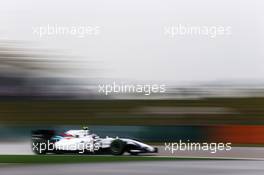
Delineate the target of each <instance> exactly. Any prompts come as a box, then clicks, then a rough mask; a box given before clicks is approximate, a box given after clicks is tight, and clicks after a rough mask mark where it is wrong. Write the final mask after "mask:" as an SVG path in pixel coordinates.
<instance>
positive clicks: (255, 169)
mask: <svg viewBox="0 0 264 175" xmlns="http://www.w3.org/2000/svg"><path fill="white" fill-rule="evenodd" d="M263 172H264V161H250V160H240V161H239V160H218V161H217V160H207V161H205V160H195V161H193V160H191V161H188V160H187V161H183V160H178V161H159V162H157V161H154V162H127V163H91V164H85V163H84V164H67V165H66V164H58V165H0V174H1V175H10V174H12V175H49V174H56V175H73V174H74V175H83V174H93V175H103V174H107V175H124V174H126V175H139V174H140V175H161V174H162V175H175V174H176V175H177V174H179V175H190V174H195V175H207V174H208V175H211V174H224V175H228V174H230V175H263Z"/></svg>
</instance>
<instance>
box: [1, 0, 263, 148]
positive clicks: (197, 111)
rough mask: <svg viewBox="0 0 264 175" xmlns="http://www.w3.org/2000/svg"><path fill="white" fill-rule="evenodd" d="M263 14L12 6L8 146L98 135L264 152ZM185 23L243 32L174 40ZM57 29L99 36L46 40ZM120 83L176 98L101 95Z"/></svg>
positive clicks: (170, 6) (91, 4) (222, 6)
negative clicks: (37, 135)
mask: <svg viewBox="0 0 264 175" xmlns="http://www.w3.org/2000/svg"><path fill="white" fill-rule="evenodd" d="M190 3H192V4H193V6H190V5H189V4H190ZM61 4H63V5H61ZM204 4H206V6H205V5H204ZM226 4H228V6H227V5H226ZM262 7H263V2H261V1H254V2H250V1H246V0H244V1H241V0H240V1H238V0H233V1H214V2H212V1H209V0H202V1H199V2H198V1H191V0H188V1H184V2H183V1H166V2H165V1H164V2H163V1H162V2H161V1H151V3H150V1H138V0H136V1H129V2H123V1H121V0H113V1H111V2H110V1H104V0H99V1H85V2H84V1H67V2H65V1H51V0H47V1H41V2H36V1H33V0H25V1H18V0H11V1H8V2H7V1H6V2H1V5H0V18H1V19H2V20H1V27H0V145H1V144H6V143H11V144H13V143H14V142H16V141H19V142H23V141H28V140H29V136H30V131H31V130H32V129H37V128H53V129H58V130H59V131H63V130H66V129H70V128H79V127H80V126H82V125H88V126H89V127H90V128H91V130H93V131H94V132H95V133H98V134H99V135H101V136H106V135H108V136H117V135H118V136H120V137H122V136H126V137H132V138H137V139H141V140H143V141H146V142H149V143H153V144H163V143H164V142H168V141H179V140H190V141H194V142H204V141H207V142H231V143H232V144H235V145H249V146H256V145H258V146H262V145H263V144H264V108H263V107H264V60H263V49H262V48H263V39H264V38H263V37H264V35H263V32H262V31H263V26H264V25H263V22H262V21H263V12H262ZM178 24H183V25H184V24H185V25H194V26H197V25H201V26H218V25H220V26H229V27H230V29H231V33H230V35H228V36H217V37H215V38H210V37H207V36H177V37H175V38H168V37H167V36H166V35H165V34H164V27H166V26H176V25H178ZM51 26H57V27H58V26H63V27H66V28H72V27H75V28H78V27H81V26H89V27H91V28H92V30H94V29H96V30H97V31H96V33H86V34H87V35H85V36H84V37H79V36H77V34H80V33H78V31H75V32H73V33H66V34H65V33H64V34H61V33H54V32H53V33H46V34H45V35H43V36H40V34H39V33H38V32H40V31H41V30H42V29H43V32H44V30H48V28H49V27H51ZM35 30H38V32H36V31H35ZM46 32H47V31H46ZM76 32H77V33H76ZM113 82H117V83H128V84H164V85H165V86H166V91H165V92H164V93H154V94H151V95H149V96H146V95H142V94H136V93H135V94H133V93H113V94H109V95H105V94H102V93H99V92H98V86H99V85H102V84H109V83H110V84H111V83H113Z"/></svg>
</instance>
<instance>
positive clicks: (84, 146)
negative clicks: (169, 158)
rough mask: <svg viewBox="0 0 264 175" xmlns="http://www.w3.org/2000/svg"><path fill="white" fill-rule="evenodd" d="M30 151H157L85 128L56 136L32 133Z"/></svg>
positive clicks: (131, 152)
mask: <svg viewBox="0 0 264 175" xmlns="http://www.w3.org/2000/svg"><path fill="white" fill-rule="evenodd" d="M32 151H33V152H34V153H36V154H46V153H57V154H63V153H79V154H112V155H122V154H124V153H126V152H127V153H130V154H131V155H137V154H139V153H157V152H158V149H157V148H155V147H152V146H150V145H148V144H145V143H142V142H140V141H137V140H134V139H129V138H118V137H116V138H113V137H105V138H100V137H99V136H98V135H96V134H92V133H90V131H89V130H88V128H87V127H85V128H83V129H81V130H68V131H66V132H64V133H63V134H60V135H56V134H55V131H52V130H35V131H32Z"/></svg>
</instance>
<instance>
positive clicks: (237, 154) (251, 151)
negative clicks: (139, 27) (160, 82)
mask: <svg viewBox="0 0 264 175" xmlns="http://www.w3.org/2000/svg"><path fill="white" fill-rule="evenodd" d="M0 154H5V155H19V154H20V155H21V154H23V155H32V154H33V153H32V151H31V142H30V141H20V142H0ZM153 155H158V156H175V157H211V158H214V157H217V158H243V159H247V158H249V159H255V158H257V159H263V160H264V147H232V149H231V150H230V151H217V152H216V153H211V152H210V151H201V150H200V151H198V150H196V151H179V150H178V151H175V152H174V153H172V152H171V151H169V150H165V146H159V153H158V154H153Z"/></svg>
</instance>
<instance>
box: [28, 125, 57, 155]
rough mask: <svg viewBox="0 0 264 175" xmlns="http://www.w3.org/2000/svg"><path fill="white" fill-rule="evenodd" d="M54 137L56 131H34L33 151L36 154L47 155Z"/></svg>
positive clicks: (32, 137)
mask: <svg viewBox="0 0 264 175" xmlns="http://www.w3.org/2000/svg"><path fill="white" fill-rule="evenodd" d="M53 135H54V131H51V130H35V131H32V136H31V139H32V151H33V152H34V153H35V154H46V153H47V152H48V147H49V146H50V145H49V144H50V143H51V142H50V139H51V137H52V136H53Z"/></svg>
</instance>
